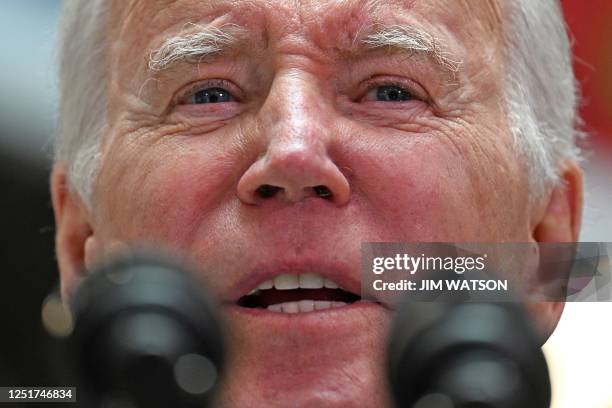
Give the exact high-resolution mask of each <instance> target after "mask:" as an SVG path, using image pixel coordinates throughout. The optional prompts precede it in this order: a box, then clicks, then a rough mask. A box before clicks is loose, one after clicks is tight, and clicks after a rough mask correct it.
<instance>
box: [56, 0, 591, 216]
mask: <svg viewBox="0 0 612 408" xmlns="http://www.w3.org/2000/svg"><path fill="white" fill-rule="evenodd" d="M502 3H503V4H502V10H503V18H504V24H503V26H504V27H503V30H504V38H505V50H504V52H505V69H506V83H505V88H506V89H505V96H506V101H505V102H506V108H507V111H508V115H509V120H510V125H511V132H512V135H513V138H514V142H515V148H516V151H517V152H518V154H519V155H520V156H521V157H522V158H524V160H525V163H526V165H527V169H528V173H529V174H528V179H529V183H530V186H529V188H530V200H531V201H532V202H533V201H534V200H537V199H538V197H540V196H541V195H542V194H544V193H545V192H546V191H547V190H548V189H549V188H551V187H552V186H553V185H555V184H556V183H559V182H560V173H561V171H562V165H563V162H564V161H566V160H573V161H575V162H578V160H579V158H580V151H579V149H578V147H577V144H576V142H577V138H578V136H579V135H580V132H579V131H578V130H577V127H578V125H579V123H578V121H579V118H578V116H577V103H578V96H577V86H576V82H575V78H574V74H573V70H572V60H571V49H570V44H569V41H568V36H567V32H566V29H565V25H564V21H563V17H562V14H561V10H560V7H559V3H558V1H557V0H537V1H533V0H506V1H504V2H502ZM109 8H110V7H109V1H108V0H87V1H79V0H66V1H65V2H64V6H63V12H62V19H61V22H60V70H59V77H60V93H61V99H60V109H59V120H58V134H57V137H56V143H55V147H56V161H59V162H61V163H63V164H64V165H65V166H67V168H68V174H69V180H70V186H71V187H72V188H74V189H75V190H76V191H77V192H78V193H79V194H80V196H81V198H82V199H83V201H84V202H85V204H86V205H87V206H88V207H89V208H90V209H93V206H92V205H93V203H92V201H91V194H92V186H93V183H94V180H95V175H96V170H97V168H98V164H99V161H100V156H101V152H100V149H101V140H102V136H103V134H104V132H105V129H106V126H107V124H106V109H107V106H106V105H107V103H108V100H107V97H108V96H107V87H108V67H109V61H108V58H107V50H108V47H109V43H108V26H107V23H108V21H109V13H110V10H109ZM397 30H399V31H398V33H395V34H400V36H401V37H406V38H405V39H404V40H403V41H402V44H396V45H399V46H410V48H411V49H415V50H417V51H418V48H419V47H420V48H423V51H425V52H429V53H431V55H432V56H433V57H434V58H437V59H438V62H440V63H442V64H445V65H446V66H447V68H449V69H450V70H451V71H452V70H456V69H457V67H458V63H459V61H454V60H452V59H450V58H448V56H446V55H445V54H444V50H443V49H442V48H440V47H439V46H438V45H437V44H436V42H435V39H434V38H429V37H427V36H426V35H425V36H423V33H420V32H419V33H412V32H409V31H406V28H405V27H404V28H397ZM391 34H393V32H390V31H387V32H385V33H384V34H380V35H383V36H387V37H388V36H389V35H391ZM211 35H212V36H211ZM380 35H379V37H376V35H374V36H373V37H372V36H370V37H369V38H367V39H366V40H365V42H366V43H367V42H368V41H372V42H373V43H372V44H374V45H376V44H377V43H380V42H381V41H382V40H384V41H385V42H386V43H389V41H396V40H398V38H399V37H400V36H398V35H393V36H391V37H392V38H386V37H385V38H383V37H380ZM202 36H203V37H202ZM196 37H198V38H196ZM200 37H201V38H200ZM194 38H196V39H202V40H205V41H204V46H205V47H208V48H210V49H209V51H210V50H212V51H214V52H217V51H218V48H219V47H218V46H219V45H220V43H223V42H226V41H229V40H230V38H229V37H227V36H226V34H225V33H222V32H218V33H215V32H212V31H211V32H208V33H203V34H195V37H194V35H191V36H189V37H184V38H177V39H171V40H173V41H171V42H172V44H165V45H164V46H166V45H168V48H164V46H162V48H160V49H158V50H155V51H154V52H153V53H152V54H151V55H150V61H149V67H150V69H152V70H157V69H163V68H164V67H165V66H166V65H168V64H170V63H172V62H174V61H176V60H177V59H180V58H182V55H184V52H182V53H180V54H181V55H179V54H175V53H174V52H175V51H176V50H177V47H176V46H177V44H178V45H179V46H183V45H184V46H187V47H188V48H190V49H189V51H190V53H194V52H196V51H198V52H199V51H201V50H197V49H195V48H193V47H194V44H193V40H194ZM182 41H187V42H186V43H185V44H183V42H182ZM406 41H408V42H410V41H412V42H413V44H412V45H411V44H409V43H407V42H406ZM372 44H371V45H372ZM170 45H172V46H170ZM221 45H222V44H221ZM196 48H197V47H196ZM208 48H207V49H208ZM196 53H197V52H196Z"/></svg>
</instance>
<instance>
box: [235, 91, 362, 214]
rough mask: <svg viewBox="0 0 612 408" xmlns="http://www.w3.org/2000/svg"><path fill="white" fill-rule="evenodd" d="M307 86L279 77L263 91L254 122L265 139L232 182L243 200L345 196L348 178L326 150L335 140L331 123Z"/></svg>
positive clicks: (341, 199)
mask: <svg viewBox="0 0 612 408" xmlns="http://www.w3.org/2000/svg"><path fill="white" fill-rule="evenodd" d="M286 86H291V89H289V90H287V89H286V88H285V87H286ZM309 86H310V87H311V85H306V88H303V89H300V88H299V85H298V84H296V83H291V84H289V83H286V82H285V83H282V81H281V84H280V85H278V86H277V87H275V88H273V89H272V90H271V92H270V94H269V95H268V99H269V100H270V101H271V102H270V103H268V101H266V103H265V104H264V106H263V107H262V109H261V110H260V115H261V126H258V127H257V128H258V129H261V130H259V132H262V134H259V135H256V137H261V138H263V139H265V140H266V143H265V151H264V152H263V154H262V155H260V156H259V158H258V159H257V160H256V161H255V162H254V163H252V164H251V166H250V167H249V168H248V169H247V171H246V172H245V173H244V174H243V175H242V177H241V178H240V180H239V182H238V197H239V198H240V200H241V201H243V202H244V203H247V204H262V203H263V202H265V201H267V200H273V199H279V200H284V201H287V202H292V203H296V202H299V201H302V200H305V199H306V198H317V199H322V200H327V201H329V202H330V203H333V204H335V205H337V206H342V205H345V204H346V203H347V202H348V201H349V197H350V186H349V182H348V180H347V179H346V177H345V175H344V174H343V173H342V172H341V171H340V169H339V167H338V166H337V165H336V163H335V162H334V160H332V158H331V157H330V155H329V152H328V151H329V148H330V146H331V144H332V143H333V142H337V140H334V135H333V129H332V128H333V126H331V125H330V123H329V120H328V117H329V116H328V113H326V109H325V107H324V106H323V105H322V104H321V102H320V101H319V100H317V98H315V100H312V99H310V98H309V92H310V91H309V89H307V88H308V87H309ZM288 91H290V92H288ZM274 92H276V94H275V93H274ZM284 95H287V97H286V98H285V97H283V96H284ZM319 99H320V98H319ZM327 111H328V110H327Z"/></svg>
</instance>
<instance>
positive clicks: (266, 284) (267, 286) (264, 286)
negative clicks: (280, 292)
mask: <svg viewBox="0 0 612 408" xmlns="http://www.w3.org/2000/svg"><path fill="white" fill-rule="evenodd" d="M273 287H274V282H272V279H270V280H267V281H263V282H261V283H260V284H259V286H258V288H259V289H262V290H266V289H272V288H273Z"/></svg>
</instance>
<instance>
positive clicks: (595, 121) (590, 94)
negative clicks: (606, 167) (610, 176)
mask: <svg viewBox="0 0 612 408" xmlns="http://www.w3.org/2000/svg"><path fill="white" fill-rule="evenodd" d="M535 1H537V0H535ZM562 5H563V10H564V13H565V20H566V21H567V24H568V26H569V30H570V33H571V35H572V40H573V49H574V68H575V71H576V76H577V77H578V80H579V81H580V85H581V89H582V98H583V101H582V107H581V115H582V118H583V120H584V122H585V130H586V131H587V132H588V133H589V134H590V135H591V144H592V147H597V148H599V147H604V146H605V147H606V149H610V150H612V1H611V0H562Z"/></svg>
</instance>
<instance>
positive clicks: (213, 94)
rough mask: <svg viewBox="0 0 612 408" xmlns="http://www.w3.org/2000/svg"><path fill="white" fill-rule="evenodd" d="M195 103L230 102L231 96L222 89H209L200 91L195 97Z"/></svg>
mask: <svg viewBox="0 0 612 408" xmlns="http://www.w3.org/2000/svg"><path fill="white" fill-rule="evenodd" d="M193 99H194V103H220V102H229V101H230V100H231V95H230V94H229V92H227V91H226V90H225V89H222V88H208V89H203V90H201V91H198V92H196V93H195V94H194V96H193Z"/></svg>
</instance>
